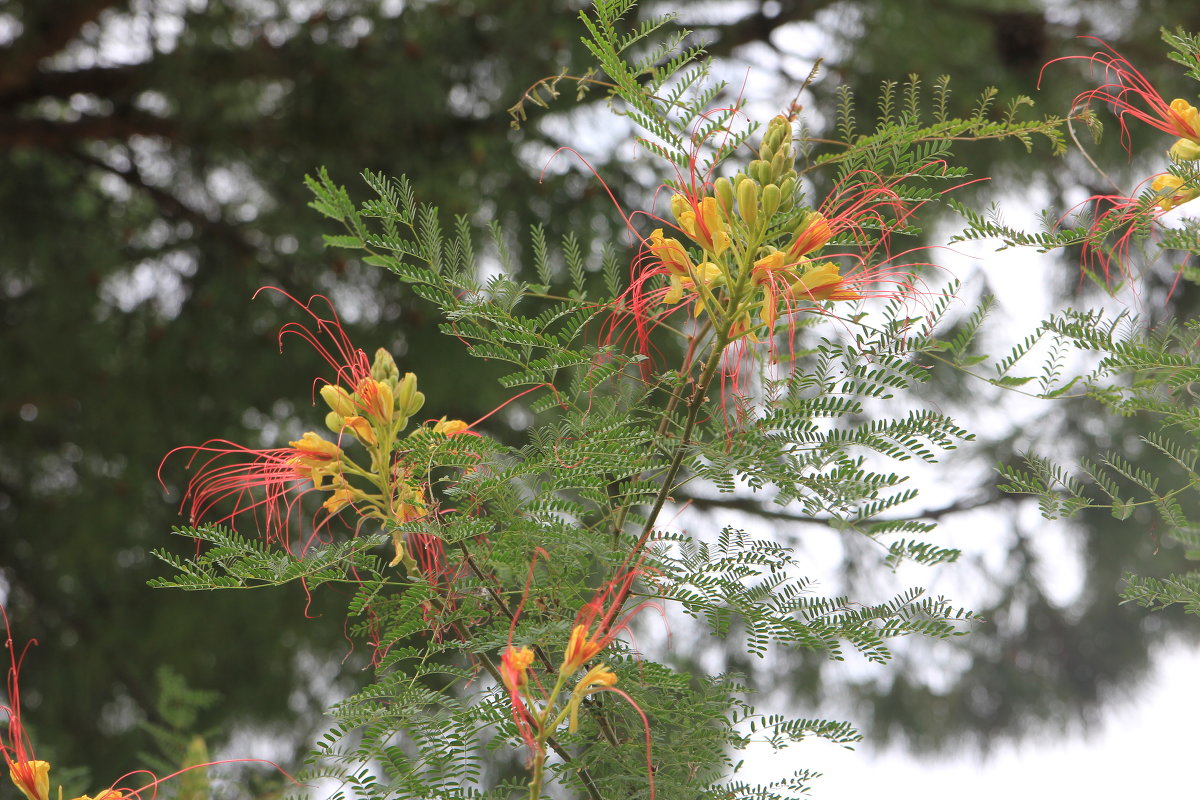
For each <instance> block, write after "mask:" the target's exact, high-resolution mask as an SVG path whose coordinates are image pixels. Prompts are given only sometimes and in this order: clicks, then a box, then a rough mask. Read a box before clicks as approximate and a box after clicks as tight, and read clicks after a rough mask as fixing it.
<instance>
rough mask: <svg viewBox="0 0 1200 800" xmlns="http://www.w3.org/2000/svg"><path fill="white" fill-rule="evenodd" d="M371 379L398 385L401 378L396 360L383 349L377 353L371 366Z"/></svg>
mask: <svg viewBox="0 0 1200 800" xmlns="http://www.w3.org/2000/svg"><path fill="white" fill-rule="evenodd" d="M371 377H372V378H374V379H375V380H377V381H383V382H384V383H389V384H392V385H393V386H394V385H395V384H396V381H397V380H398V379H399V378H400V370H399V369H398V368H397V367H396V359H394V358H392V354H391V353H389V352H388V351H387V350H385V349H383V348H382V347H381V348H379V349H378V350H376V351H375V361H374V363H372V364H371Z"/></svg>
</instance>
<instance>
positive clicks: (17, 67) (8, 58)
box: [0, 0, 122, 94]
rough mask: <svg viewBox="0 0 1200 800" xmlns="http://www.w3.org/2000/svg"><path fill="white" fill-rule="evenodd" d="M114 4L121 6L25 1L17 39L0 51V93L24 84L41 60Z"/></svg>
mask: <svg viewBox="0 0 1200 800" xmlns="http://www.w3.org/2000/svg"><path fill="white" fill-rule="evenodd" d="M117 5H122V3H121V2H120V0H58V1H57V2H53V3H45V2H37V1H36V0H34V2H26V3H25V8H24V18H23V19H22V23H23V26H24V31H23V32H22V34H21V37H20V38H19V39H17V41H16V42H15V43H14V44H13V46H12V47H10V48H8V49H7V51H0V94H3V93H6V92H8V91H9V90H11V89H12V88H13V87H16V86H23V85H25V84H26V83H28V82H29V81H30V80H31V79H32V77H33V76H34V75H35V74H36V73H37V69H38V63H39V62H40V61H41V60H42V59H44V58H48V57H50V56H52V55H54V54H55V53H58V52H59V51H61V50H62V49H63V48H64V47H65V46H66V45H67V43H68V42H70V41H71V40H72V39H74V38H75V37H76V36H78V35H79V32H80V31H81V30H82V29H83V26H84V25H86V24H88V23H89V22H94V21H95V20H96V19H97V18H98V17H99V16H100V14H102V13H103V12H104V11H106V10H107V9H109V8H112V7H113V6H117Z"/></svg>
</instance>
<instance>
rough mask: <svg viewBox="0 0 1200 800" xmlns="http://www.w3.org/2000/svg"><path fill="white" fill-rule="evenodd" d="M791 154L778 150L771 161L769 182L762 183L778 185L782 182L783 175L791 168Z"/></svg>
mask: <svg viewBox="0 0 1200 800" xmlns="http://www.w3.org/2000/svg"><path fill="white" fill-rule="evenodd" d="M791 161H792V159H791V154H790V153H787V152H785V151H783V150H780V151H779V152H777V153H776V154H775V157H774V158H772V159H771V180H769V181H764V183H778V182H779V181H781V180H783V176H784V174H785V173H786V172H787V171H788V170H790V169H791V168H792V164H791Z"/></svg>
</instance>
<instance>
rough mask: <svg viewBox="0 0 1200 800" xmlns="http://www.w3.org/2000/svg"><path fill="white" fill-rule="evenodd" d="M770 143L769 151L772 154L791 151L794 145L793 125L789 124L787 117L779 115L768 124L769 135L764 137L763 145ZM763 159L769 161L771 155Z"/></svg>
mask: <svg viewBox="0 0 1200 800" xmlns="http://www.w3.org/2000/svg"><path fill="white" fill-rule="evenodd" d="M768 143H769V144H770V150H769V151H768V152H770V153H775V152H777V151H779V150H787V149H790V147H791V144H792V123H790V122H788V120H787V117H785V116H783V115H779V116H776V117H773V118H772V119H771V121H770V122H769V123H767V135H766V136H764V137H763V144H768ZM762 158H763V159H764V160H767V161H769V160H770V159H771V155H764V156H762Z"/></svg>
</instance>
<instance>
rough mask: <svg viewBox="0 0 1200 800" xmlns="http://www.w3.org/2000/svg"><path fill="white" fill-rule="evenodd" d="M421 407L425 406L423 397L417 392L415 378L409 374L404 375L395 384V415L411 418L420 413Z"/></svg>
mask: <svg viewBox="0 0 1200 800" xmlns="http://www.w3.org/2000/svg"><path fill="white" fill-rule="evenodd" d="M423 405H425V395H423V394H421V393H420V392H418V391H417V376H416V375H413V374H412V373H411V372H406V373H404V377H403V378H401V379H400V380H399V381H398V382H397V383H396V391H395V408H396V414H397V415H398V416H401V417H411V416H412V415H413V414H416V413H417V412H418V411H420V410H421V406H423Z"/></svg>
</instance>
